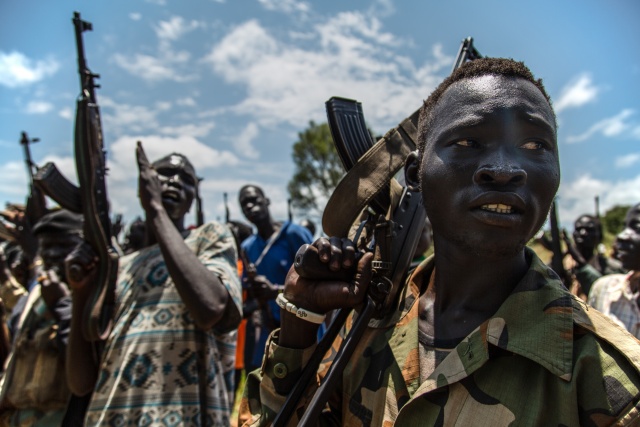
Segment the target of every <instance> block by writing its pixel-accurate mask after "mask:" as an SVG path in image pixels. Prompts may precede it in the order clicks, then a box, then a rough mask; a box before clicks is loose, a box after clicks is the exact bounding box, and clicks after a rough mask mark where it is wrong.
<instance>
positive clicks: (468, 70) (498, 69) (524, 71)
mask: <svg viewBox="0 0 640 427" xmlns="http://www.w3.org/2000/svg"><path fill="white" fill-rule="evenodd" d="M487 75H494V76H505V77H518V78H522V79H525V80H527V81H529V82H531V83H533V84H534V85H535V86H536V87H537V88H538V89H540V92H542V95H544V97H545V99H546V100H547V101H548V102H549V106H551V111H552V112H553V106H552V105H551V98H550V97H549V95H548V94H547V91H546V90H545V88H544V85H543V84H542V79H536V78H535V77H534V76H533V74H532V73H531V70H529V68H527V66H526V65H524V62H519V61H515V60H513V59H509V58H480V59H475V60H473V61H469V62H467V63H465V64H463V65H462V66H461V67H460V68H458V69H456V70H455V71H454V72H453V73H451V75H450V76H449V77H447V78H446V79H444V80H443V81H442V83H440V85H438V87H437V88H436V89H435V90H434V91H433V92H431V95H429V97H428V98H427V100H426V101H425V102H424V104H423V105H422V108H421V109H420V118H419V120H418V151H419V154H420V156H419V157H420V159H422V156H423V154H424V148H425V144H426V142H427V135H428V132H429V128H430V127H431V123H432V122H433V111H434V107H435V106H436V104H437V103H438V101H439V100H440V98H441V97H442V94H443V93H444V92H445V91H446V90H447V89H448V88H449V86H451V85H452V84H453V83H455V82H457V81H460V80H464V79H471V78H474V77H481V76H487ZM553 118H554V125H556V126H557V124H556V123H555V113H554V116H553Z"/></svg>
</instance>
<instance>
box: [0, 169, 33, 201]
mask: <svg viewBox="0 0 640 427" xmlns="http://www.w3.org/2000/svg"><path fill="white" fill-rule="evenodd" d="M0 176H2V179H1V180H0V193H3V194H6V195H9V196H10V197H11V198H12V199H11V200H2V202H3V203H4V202H13V203H24V201H25V197H26V194H27V171H26V169H25V166H24V163H23V162H7V163H4V164H0Z"/></svg>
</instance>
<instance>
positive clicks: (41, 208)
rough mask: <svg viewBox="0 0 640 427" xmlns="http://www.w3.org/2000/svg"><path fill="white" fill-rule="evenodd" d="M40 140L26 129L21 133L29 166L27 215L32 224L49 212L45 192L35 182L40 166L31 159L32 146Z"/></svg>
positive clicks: (25, 157) (21, 140) (25, 158)
mask: <svg viewBox="0 0 640 427" xmlns="http://www.w3.org/2000/svg"><path fill="white" fill-rule="evenodd" d="M38 141H40V138H29V136H28V135H27V133H26V132H24V131H23V132H21V134H20V145H22V148H23V150H24V162H25V164H26V166H27V178H28V179H29V196H27V204H26V208H25V215H26V216H27V219H28V220H29V223H30V224H31V225H32V226H33V225H35V223H37V222H38V221H39V220H40V218H42V217H43V216H44V214H46V213H47V202H46V200H45V198H44V194H42V191H40V189H39V188H37V187H36V186H35V185H34V184H33V176H34V175H35V173H37V171H38V166H37V165H36V164H35V163H34V162H33V160H31V147H30V146H31V144H34V143H36V142H38Z"/></svg>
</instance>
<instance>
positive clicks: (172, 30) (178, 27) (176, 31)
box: [154, 16, 203, 41]
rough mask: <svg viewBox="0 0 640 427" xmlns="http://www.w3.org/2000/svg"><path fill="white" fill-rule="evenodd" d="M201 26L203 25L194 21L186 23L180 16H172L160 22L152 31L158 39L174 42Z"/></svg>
mask: <svg viewBox="0 0 640 427" xmlns="http://www.w3.org/2000/svg"><path fill="white" fill-rule="evenodd" d="M201 26H203V24H202V23H200V22H198V21H196V20H191V21H189V22H187V21H185V20H184V18H183V17H181V16H172V17H171V19H169V20H168V21H160V22H159V23H158V25H157V26H156V27H155V28H154V30H155V32H156V36H158V38H159V39H161V40H172V41H174V40H178V39H179V38H180V37H182V36H183V35H184V34H186V33H188V32H190V31H193V30H195V29H197V28H199V27H201Z"/></svg>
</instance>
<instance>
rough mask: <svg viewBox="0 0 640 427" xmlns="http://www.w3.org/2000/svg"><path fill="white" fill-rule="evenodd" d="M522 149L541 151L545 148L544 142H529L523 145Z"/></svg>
mask: <svg viewBox="0 0 640 427" xmlns="http://www.w3.org/2000/svg"><path fill="white" fill-rule="evenodd" d="M520 148H524V149H525V150H540V149H542V148H544V145H543V144H542V142H538V141H529V142H525V143H524V144H522V145H521V146H520Z"/></svg>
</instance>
